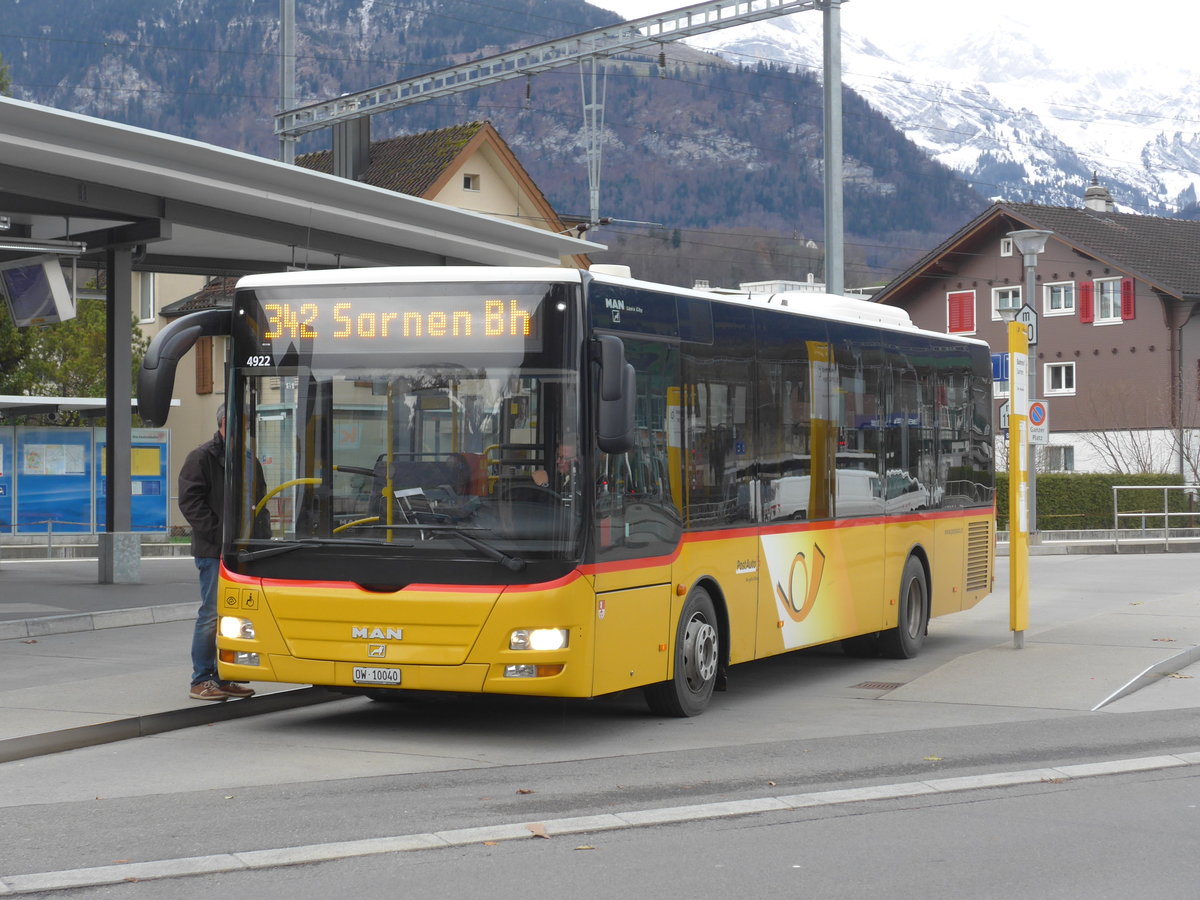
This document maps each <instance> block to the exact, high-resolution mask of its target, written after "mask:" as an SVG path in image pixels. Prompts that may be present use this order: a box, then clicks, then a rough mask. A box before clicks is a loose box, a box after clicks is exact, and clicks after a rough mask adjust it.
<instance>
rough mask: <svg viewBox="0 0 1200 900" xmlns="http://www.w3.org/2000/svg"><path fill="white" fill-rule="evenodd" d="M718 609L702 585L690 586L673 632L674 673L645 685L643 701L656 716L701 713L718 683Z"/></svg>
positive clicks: (719, 646)
mask: <svg viewBox="0 0 1200 900" xmlns="http://www.w3.org/2000/svg"><path fill="white" fill-rule="evenodd" d="M720 651H721V636H720V632H719V631H718V623H717V612H716V608H715V607H714V606H713V602H712V598H711V597H710V596H709V595H708V591H706V590H704V588H701V587H697V588H693V589H692V592H691V593H690V594H688V599H687V603H685V604H684V606H683V612H682V613H681V614H680V616H679V626H678V627H677V628H676V631H675V675H674V677H673V678H671V679H670V680H668V681H660V682H659V683H658V684H651V685H647V686H646V688H645V689H644V690H645V696H646V703H647V705H648V706H649V707H650V711H651V712H652V713H654V714H655V715H659V716H675V717H682V716H696V715H699V714H700V713H702V712H704V710H705V708H706V707H707V706H708V701H709V699H710V698H711V697H712V692H713V688H714V687H715V686H716V683H717V672H718V670H719V669H720V660H721V653H720Z"/></svg>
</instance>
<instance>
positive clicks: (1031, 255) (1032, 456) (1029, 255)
mask: <svg viewBox="0 0 1200 900" xmlns="http://www.w3.org/2000/svg"><path fill="white" fill-rule="evenodd" d="M1052 234H1054V232H1053V231H1046V230H1044V229H1041V228H1025V229H1022V230H1021V231H1010V232H1009V233H1008V236H1009V237H1010V238H1012V241H1013V244H1014V245H1015V246H1016V248H1017V252H1018V253H1020V254H1021V264H1022V266H1023V267H1024V273H1025V287H1024V289H1023V290H1022V291H1021V296H1022V307H1028V308H1029V312H1030V314H1031V315H1032V316H1033V317H1034V321H1036V317H1037V306H1036V299H1035V294H1036V293H1037V264H1038V254H1039V253H1041V252H1042V250H1044V249H1045V247H1046V241H1047V240H1048V239H1049V238H1050V235H1052ZM1036 335H1037V330H1036V327H1034V328H1031V329H1030V334H1029V344H1030V348H1029V354H1030V360H1029V402H1031V403H1032V402H1033V401H1034V400H1036V399H1037V395H1038V394H1037V362H1036V360H1037V354H1036V352H1035V351H1034V349H1033V348H1034V346H1035V345H1036V344H1037V336H1036ZM1026 413H1028V410H1023V411H1022V414H1023V415H1024V414H1026ZM1026 453H1027V454H1028V459H1027V460H1026V468H1027V469H1028V471H1029V533H1030V534H1031V535H1036V534H1037V533H1038V524H1037V445H1035V444H1034V443H1033V441H1030V442H1029V447H1028V449H1027V450H1026Z"/></svg>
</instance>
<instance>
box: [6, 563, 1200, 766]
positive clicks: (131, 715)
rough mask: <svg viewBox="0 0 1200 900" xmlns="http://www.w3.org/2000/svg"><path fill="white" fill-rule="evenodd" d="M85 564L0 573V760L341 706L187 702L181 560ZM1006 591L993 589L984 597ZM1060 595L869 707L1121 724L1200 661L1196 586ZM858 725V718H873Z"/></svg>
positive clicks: (187, 579) (303, 690) (942, 629)
mask: <svg viewBox="0 0 1200 900" xmlns="http://www.w3.org/2000/svg"><path fill="white" fill-rule="evenodd" d="M1140 559H1142V560H1148V558H1147V557H1140ZM1160 559H1161V562H1152V564H1153V565H1155V566H1156V567H1158V568H1162V567H1163V566H1164V565H1165V564H1166V562H1167V560H1168V559H1170V557H1168V556H1164V557H1161V558H1160ZM1172 562H1174V563H1177V564H1183V562H1184V561H1182V560H1179V559H1178V558H1175V559H1174V560H1172ZM1081 564H1083V565H1087V564H1086V563H1081ZM96 565H97V564H96V561H95V560H50V561H46V560H42V561H37V562H33V561H29V562H19V563H17V562H5V563H4V565H3V566H0V762H7V761H11V760H16V759H23V758H27V757H30V756H38V755H43V754H47V753H55V752H58V751H62V750H69V749H74V748H77V747H85V746H91V745H95V744H102V743H107V742H111V741H118V740H124V739H126V738H130V737H138V736H143V735H149V734H156V733H161V732H164V731H171V730H174V729H178V728H186V727H191V726H194V725H201V724H207V723H210V722H215V721H221V720H225V719H231V718H237V717H242V716H250V715H257V714H259V713H267V712H274V711H276V710H280V709H288V708H294V707H297V706H306V705H310V704H315V703H324V702H328V701H331V700H337V699H340V698H341V697H342V695H340V694H337V693H334V692H331V691H325V690H323V689H319V688H312V687H297V686H294V685H280V684H255V685H253V687H254V688H255V689H256V690H257V691H258V694H257V695H256V696H254V697H252V698H250V699H248V700H231V701H227V702H224V703H200V702H198V701H194V700H191V699H189V698H188V696H187V688H188V683H189V680H190V678H189V676H190V666H189V663H188V648H189V647H190V643H191V630H192V619H193V616H194V615H195V611H196V606H197V605H198V588H197V585H196V575H195V567H194V565H193V563H192V561H191V559H184V560H143V567H142V572H143V578H144V579H145V583H143V584H139V585H100V584H96V583H95V579H96ZM1002 571H1003V570H1002ZM1176 583H1178V582H1177V579H1176ZM1191 583H1192V582H1191V579H1188V584H1189V585H1190V584H1191ZM1006 591H1007V587H1006V586H1005V585H1004V584H1002V583H1001V581H1000V579H998V580H997V584H996V593H997V594H1001V593H1003V592H1006ZM1059 594H1061V595H1062V597H1061V598H1059V597H1058V596H1057V595H1056V597H1039V601H1040V602H1043V603H1044V604H1045V605H1046V609H1045V612H1046V613H1049V612H1050V609H1049V605H1050V604H1054V603H1062V604H1063V606H1062V609H1061V610H1060V611H1059V612H1058V614H1057V615H1056V616H1055V617H1054V618H1053V619H1052V618H1051V617H1050V616H1049V615H1044V616H1043V617H1041V620H1042V621H1043V622H1045V623H1047V624H1044V625H1042V626H1041V628H1040V629H1034V630H1032V631H1030V632H1028V633H1027V634H1026V639H1025V649H1023V650H1021V651H1015V650H1014V649H1013V648H1012V641H1011V636H1010V635H1009V633H1008V632H1007V630H1006V627H1005V625H1004V624H1003V623H1002V622H1001V621H998V619H997V613H998V612H999V611H1001V607H1002V606H1003V601H1002V600H1001V601H997V600H996V598H995V595H993V598H992V600H991V602H990V605H989V607H988V608H985V609H982V610H981V608H980V607H977V608H976V609H975V610H971V611H968V612H963V613H958V614H956V615H952V616H948V617H945V618H941V619H938V620H937V623H936V625H935V626H934V627H935V629H936V631H937V633H938V635H939V637H940V638H941V639H942V640H941V645H942V647H943V648H945V647H947V646H950V647H953V648H954V649H953V651H952V652H951V653H946V651H945V650H944V649H943V651H942V658H941V659H940V660H938V663H939V664H934V665H928V659H927V657H928V656H930V654H925V655H923V657H922V659H926V662H927V665H926V668H925V669H924V670H923V671H924V674H919V675H917V676H916V677H914V678H913V679H912V680H910V681H909V682H907V683H906V684H903V685H888V686H887V689H886V691H885V692H884V693H882V694H881V695H880V696H879V697H878V698H877V699H880V700H886V701H898V702H915V703H937V704H957V705H962V706H964V707H979V706H1010V707H1018V708H1023V709H1029V710H1031V711H1032V710H1046V709H1056V710H1072V711H1074V710H1078V711H1094V710H1098V709H1100V708H1102V707H1105V706H1106V705H1108V704H1116V705H1115V706H1114V708H1115V709H1121V710H1126V711H1128V710H1131V708H1132V707H1131V703H1136V701H1134V699H1133V698H1131V697H1130V696H1129V695H1131V694H1132V693H1133V692H1135V691H1138V690H1140V689H1141V688H1144V687H1146V686H1148V685H1152V684H1155V683H1159V682H1164V680H1165V679H1166V678H1167V676H1171V675H1175V676H1177V677H1178V673H1179V672H1180V671H1181V670H1182V669H1185V668H1186V667H1188V666H1190V665H1192V664H1194V663H1196V662H1198V661H1200V589H1197V590H1192V589H1191V588H1190V587H1189V588H1188V589H1187V590H1186V591H1185V592H1183V593H1176V594H1174V595H1172V596H1152V595H1145V596H1143V595H1140V594H1139V595H1138V597H1137V598H1134V597H1133V595H1132V594H1131V595H1130V599H1129V600H1128V601H1126V600H1125V599H1124V598H1123V597H1122V598H1121V600H1120V602H1118V603H1114V602H1113V601H1112V600H1111V599H1108V600H1106V601H1105V610H1104V611H1101V612H1099V613H1094V612H1093V609H1094V607H1090V606H1089V605H1083V606H1080V605H1078V599H1077V597H1076V599H1075V601H1073V602H1074V603H1075V604H1076V605H1073V606H1072V605H1070V604H1071V603H1072V601H1071V600H1070V599H1069V597H1068V595H1066V594H1062V592H1061V591H1060V592H1059ZM998 604H1000V605H998ZM981 606H982V604H981ZM1003 609H1006V606H1003ZM1183 677H1187V676H1183ZM1166 686H1167V685H1166V684H1163V685H1162V687H1166ZM1170 687H1171V688H1172V690H1174V691H1175V692H1176V693H1175V694H1174V696H1175V697H1176V698H1178V697H1184V698H1185V703H1186V704H1187V705H1194V706H1200V696H1196V695H1200V677H1197V678H1195V679H1192V680H1181V681H1177V682H1175V681H1173V682H1170ZM1146 694H1147V695H1153V694H1155V692H1154V691H1148V692H1146ZM1122 698H1125V699H1124V700H1122ZM1193 701H1194V702H1193ZM1142 702H1143V705H1145V704H1149V703H1152V702H1156V701H1154V700H1153V698H1150V697H1147V699H1146V700H1145V701H1142ZM863 714H864V715H870V714H871V713H870V707H863Z"/></svg>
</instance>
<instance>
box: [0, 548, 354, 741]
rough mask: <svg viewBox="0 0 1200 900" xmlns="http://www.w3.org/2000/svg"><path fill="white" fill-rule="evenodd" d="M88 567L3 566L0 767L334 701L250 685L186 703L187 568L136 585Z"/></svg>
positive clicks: (195, 594)
mask: <svg viewBox="0 0 1200 900" xmlns="http://www.w3.org/2000/svg"><path fill="white" fill-rule="evenodd" d="M97 566H98V563H97V561H96V560H95V559H56V560H20V561H14V560H7V559H6V560H5V561H4V562H3V564H0V762H7V761H10V760H14V759H23V758H26V757H30V756H39V755H42V754H46V753H56V752H58V751H61V750H70V749H74V748H76V747H87V746H92V745H95V744H103V743H108V742H110V741H120V740H125V739H126V738H131V737H139V736H142V735H148V734H156V733H160V732H163V731H172V730H175V729H178V728H188V727H191V726H193V725H204V724H208V723H209V722H215V721H221V720H225V719H232V718H239V717H243V716H251V715H258V714H261V713H267V712H274V711H276V710H280V709H290V708H293V707H297V706H307V705H310V704H313V703H323V702H326V701H329V700H336V699H340V698H341V696H342V695H340V694H334V693H331V692H328V691H324V690H320V689H317V688H309V687H297V686H295V685H287V684H255V685H253V687H254V689H255V690H256V691H258V693H257V694H256V695H255V696H254V697H251V698H250V699H248V700H230V701H226V702H224V703H202V702H199V701H195V700H191V699H189V698H188V696H187V690H188V686H189V682H190V680H191V665H190V659H189V651H190V647H191V639H192V638H191V635H192V622H193V621H194V620H195V616H196V609H197V607H198V606H199V605H200V589H199V582H198V580H197V574H196V566H195V564H194V563H193V561H192V559H191V557H185V558H181V559H149V558H144V559H143V560H142V579H143V582H142V583H141V584H132V585H131V584H120V585H112V584H97V583H96V578H97Z"/></svg>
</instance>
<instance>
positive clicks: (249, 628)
mask: <svg viewBox="0 0 1200 900" xmlns="http://www.w3.org/2000/svg"><path fill="white" fill-rule="evenodd" d="M219 627H220V630H221V637H223V638H240V639H242V640H247V641H248V640H252V639H253V638H254V623H253V622H251V621H250V620H249V619H239V618H238V617H237V616H221V623H220V626H219Z"/></svg>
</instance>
